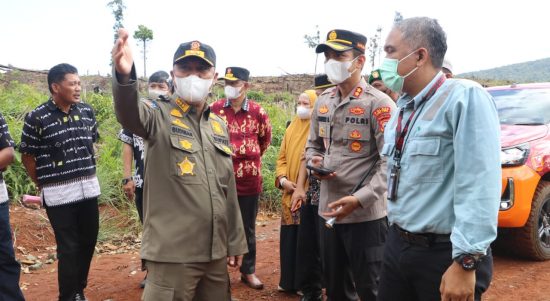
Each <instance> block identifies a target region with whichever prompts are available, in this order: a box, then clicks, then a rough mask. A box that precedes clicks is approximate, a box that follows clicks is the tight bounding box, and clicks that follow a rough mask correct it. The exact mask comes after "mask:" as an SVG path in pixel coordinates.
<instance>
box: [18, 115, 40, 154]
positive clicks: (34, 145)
mask: <svg viewBox="0 0 550 301" xmlns="http://www.w3.org/2000/svg"><path fill="white" fill-rule="evenodd" d="M41 130H42V126H41V124H40V120H39V119H38V118H37V117H36V116H35V114H34V113H33V112H30V113H28V114H27V116H25V121H24V123H23V132H22V133H21V144H20V145H19V152H21V153H23V154H28V155H32V156H34V157H36V156H37V155H38V153H39V152H40V147H41V140H42V137H41V135H40V131H41Z"/></svg>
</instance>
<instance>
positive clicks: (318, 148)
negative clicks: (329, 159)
mask: <svg viewBox="0 0 550 301" xmlns="http://www.w3.org/2000/svg"><path fill="white" fill-rule="evenodd" d="M320 103H321V101H319V99H318V100H317V102H315V107H314V108H313V112H312V113H311V125H310V127H309V136H308V138H307V142H306V153H305V155H306V156H305V159H306V162H308V161H309V160H311V158H312V157H313V156H321V157H322V156H324V153H325V144H324V143H323V138H322V137H319V119H318V117H317V115H318V114H317V112H318V110H319V104H320Z"/></svg>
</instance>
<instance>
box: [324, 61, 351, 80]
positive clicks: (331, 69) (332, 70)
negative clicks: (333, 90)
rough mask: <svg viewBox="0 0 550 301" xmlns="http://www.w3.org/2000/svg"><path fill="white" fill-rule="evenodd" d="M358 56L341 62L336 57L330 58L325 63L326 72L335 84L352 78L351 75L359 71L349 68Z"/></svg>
mask: <svg viewBox="0 0 550 301" xmlns="http://www.w3.org/2000/svg"><path fill="white" fill-rule="evenodd" d="M356 59H357V57H356V58H355V59H353V60H351V61H345V62H340V61H337V60H335V59H330V60H328V61H327V62H326V63H325V73H326V74H327V77H328V80H330V81H331V82H332V83H333V84H337V85H338V84H341V83H343V82H344V81H345V80H346V79H348V78H350V76H351V75H352V74H353V73H354V72H355V71H357V69H355V70H353V71H352V72H349V71H348V70H349V68H350V67H351V64H352V63H353V61H355V60H356Z"/></svg>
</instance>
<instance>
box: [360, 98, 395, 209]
mask: <svg viewBox="0 0 550 301" xmlns="http://www.w3.org/2000/svg"><path fill="white" fill-rule="evenodd" d="M375 97H378V96H375ZM394 110H395V103H394V102H393V101H392V100H391V99H390V98H389V97H388V96H387V95H382V96H380V98H378V99H375V101H374V102H373V106H372V109H371V117H370V124H371V133H372V134H373V137H374V138H375V139H376V152H377V153H378V154H377V157H374V158H378V161H377V162H376V166H375V167H374V169H373V170H372V172H371V176H370V178H367V179H366V180H365V183H366V184H365V186H363V187H361V189H359V190H358V191H357V192H356V193H354V194H353V195H354V196H355V197H356V198H357V199H358V200H359V203H360V204H361V206H362V207H363V208H365V207H367V206H368V205H369V204H370V203H372V202H374V201H376V200H380V199H383V198H385V197H386V195H385V194H386V191H387V164H386V157H384V156H382V155H380V152H381V151H382V148H383V147H384V129H385V127H386V123H388V120H390V117H391V114H392V112H393V111H394ZM373 161H374V159H373ZM371 164H374V162H372V163H371ZM368 168H371V166H369V167H368Z"/></svg>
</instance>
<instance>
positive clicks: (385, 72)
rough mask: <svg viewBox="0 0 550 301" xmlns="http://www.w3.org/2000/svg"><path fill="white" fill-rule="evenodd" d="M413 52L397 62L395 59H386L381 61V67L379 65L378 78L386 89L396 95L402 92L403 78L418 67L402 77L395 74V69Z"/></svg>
mask: <svg viewBox="0 0 550 301" xmlns="http://www.w3.org/2000/svg"><path fill="white" fill-rule="evenodd" d="M415 52H416V50H415V51H413V52H411V53H409V54H407V55H406V56H405V57H404V58H402V59H400V60H397V59H388V58H384V60H383V61H382V65H380V68H379V69H380V76H381V77H382V81H383V82H384V84H385V85H386V87H388V88H389V89H390V90H392V91H395V92H397V93H398V94H401V92H402V90H403V84H404V83H405V78H407V76H409V75H411V74H412V73H413V72H414V71H416V69H418V67H415V68H414V69H413V70H411V72H409V73H407V74H406V75H404V76H401V75H399V73H398V72H397V68H398V67H399V63H401V61H403V60H404V59H406V58H408V57H409V56H410V55H411V54H413V53H415Z"/></svg>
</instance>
